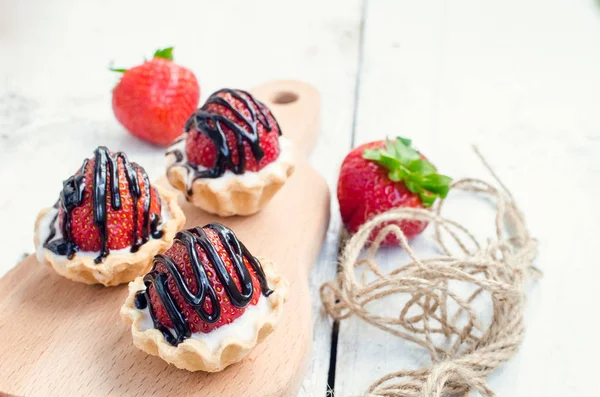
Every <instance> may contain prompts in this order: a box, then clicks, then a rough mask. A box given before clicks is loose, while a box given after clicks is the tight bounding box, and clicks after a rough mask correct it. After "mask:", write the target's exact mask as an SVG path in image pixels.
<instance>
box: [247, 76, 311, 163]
mask: <svg viewBox="0 0 600 397" xmlns="http://www.w3.org/2000/svg"><path fill="white" fill-rule="evenodd" d="M252 93H253V94H254V95H255V96H256V97H257V98H258V99H259V100H260V101H261V102H263V103H264V104H265V105H267V107H268V108H270V109H271V110H272V111H273V113H275V114H277V115H278V116H277V117H278V118H281V119H285V120H286V121H287V122H286V126H285V129H284V128H282V130H283V131H282V134H283V136H285V137H287V138H289V139H291V140H292V141H293V142H294V144H295V146H296V150H297V153H298V154H302V155H304V156H305V157H308V155H309V154H310V152H311V151H312V149H313V147H314V146H315V142H316V140H317V134H318V131H319V128H318V123H319V109H320V106H321V103H320V102H321V99H320V96H319V91H317V89H316V88H314V87H313V86H311V85H310V84H307V83H304V82H301V81H295V80H278V81H272V82H269V83H265V84H262V85H259V86H258V87H255V88H253V89H252Z"/></svg>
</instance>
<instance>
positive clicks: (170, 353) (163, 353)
mask: <svg viewBox="0 0 600 397" xmlns="http://www.w3.org/2000/svg"><path fill="white" fill-rule="evenodd" d="M258 259H259V261H260V262H261V264H262V266H263V269H264V271H265V275H266V277H267V282H268V284H269V287H270V288H271V289H272V290H273V293H272V294H271V295H269V297H268V298H265V297H262V298H261V299H266V300H267V302H266V303H267V304H268V305H269V306H268V313H267V314H266V315H264V316H263V317H262V318H259V319H258V320H257V322H256V323H255V324H254V327H255V329H254V332H253V333H252V334H251V338H250V339H249V340H242V339H240V338H239V337H237V336H235V335H228V336H226V337H224V338H223V340H221V341H220V344H219V345H218V347H217V348H216V349H215V350H213V349H211V348H210V347H209V346H208V344H207V343H206V342H205V341H203V340H202V339H201V338H188V339H185V340H184V341H183V342H181V343H180V344H178V345H177V346H173V345H171V344H169V343H168V342H167V341H166V340H165V338H164V336H163V334H162V333H161V331H159V330H157V329H155V328H150V329H144V328H143V326H142V321H143V317H144V314H143V312H142V311H140V310H139V309H137V308H136V307H135V295H136V293H137V292H138V291H141V290H143V289H144V288H145V286H144V282H143V277H138V278H136V279H135V280H134V281H132V282H131V283H129V295H128V296H127V299H126V300H125V303H124V304H123V306H122V307H121V317H122V318H123V319H124V320H125V321H126V322H127V323H128V324H131V334H132V337H133V344H134V345H135V346H136V347H138V348H139V349H141V350H143V351H144V352H146V353H148V354H151V355H153V356H159V357H160V358H162V359H163V360H165V361H166V362H168V363H169V364H173V365H175V366H176V367H177V368H181V369H186V370H188V371H206V372H218V371H222V370H223V369H225V368H226V367H227V366H229V365H231V364H234V363H237V362H239V361H241V360H242V359H243V358H244V357H245V356H246V355H247V354H248V353H249V352H250V351H251V350H252V348H254V346H256V345H257V344H259V343H261V342H262V341H263V340H264V339H265V338H266V337H267V336H268V335H269V334H270V333H271V332H273V330H274V329H275V327H276V326H277V324H278V323H279V319H280V318H281V314H282V311H283V303H284V302H285V300H286V296H287V290H288V282H287V281H286V280H285V279H284V278H283V277H281V276H279V275H278V274H277V273H276V270H275V265H274V264H273V262H271V261H270V260H268V259H265V258H258Z"/></svg>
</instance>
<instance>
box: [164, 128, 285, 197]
mask: <svg viewBox="0 0 600 397" xmlns="http://www.w3.org/2000/svg"><path fill="white" fill-rule="evenodd" d="M185 141H186V139H185V137H183V139H181V140H179V141H178V142H175V143H174V144H173V145H172V146H171V147H170V148H169V151H173V150H179V151H180V152H181V154H182V156H183V159H182V160H181V161H180V162H179V163H180V164H181V165H178V164H175V165H173V166H174V167H181V168H184V171H185V174H186V175H187V176H186V180H185V186H186V188H187V189H190V187H191V186H192V184H193V183H194V178H195V175H194V173H193V172H189V171H188V168H187V166H186V165H185V164H187V162H188V161H187V155H186V153H185ZM292 146H293V144H292V141H290V140H289V139H287V138H285V137H283V136H280V137H279V149H280V151H279V156H277V158H276V159H275V161H273V162H271V163H269V164H267V165H266V166H265V167H264V168H263V169H261V170H259V171H246V172H244V173H243V174H240V175H238V174H235V173H234V172H232V171H231V170H226V171H225V172H224V173H223V175H221V176H220V177H218V178H204V179H203V181H205V183H207V184H208V185H209V186H210V187H211V189H212V190H213V191H218V190H222V189H223V188H225V186H227V184H228V182H229V181H230V180H231V179H235V178H237V179H238V180H240V181H242V183H243V184H244V185H246V186H248V187H251V186H256V185H258V184H260V183H261V175H262V174H276V175H277V174H278V175H280V176H281V177H282V178H285V177H286V175H285V173H286V171H287V169H286V167H281V164H282V163H284V164H286V163H287V164H289V163H291V162H292V161H293V150H292ZM176 162H177V160H176V158H175V156H174V155H170V156H167V168H168V167H169V166H171V165H172V164H174V163H176ZM196 168H198V170H200V171H203V170H206V169H207V168H205V167H202V166H196Z"/></svg>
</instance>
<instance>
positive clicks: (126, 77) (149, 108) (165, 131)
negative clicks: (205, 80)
mask: <svg viewBox="0 0 600 397" xmlns="http://www.w3.org/2000/svg"><path fill="white" fill-rule="evenodd" d="M172 51H173V48H172V47H171V48H166V49H164V50H158V51H156V53H155V54H154V57H153V58H152V59H151V60H150V61H146V62H144V63H143V64H141V65H139V66H136V67H133V68H131V69H129V70H126V69H112V70H113V71H117V72H122V73H124V74H123V77H122V78H121V81H119V83H118V84H117V86H116V87H115V88H114V90H113V100H112V106H113V111H114V112H115V116H116V118H117V120H119V122H120V123H121V124H122V125H123V127H125V128H126V129H127V130H128V131H129V132H130V133H131V134H133V135H135V136H137V137H138V138H140V139H143V140H145V141H148V142H151V143H154V144H157V145H162V146H167V145H169V144H170V143H171V142H173V140H174V139H175V138H177V137H178V136H179V135H181V134H182V131H183V126H184V125H185V121H186V120H187V118H188V117H189V116H190V114H192V113H193V112H194V110H196V108H197V107H198V100H199V98H200V87H199V86H198V81H197V80H196V76H194V74H193V73H192V72H191V71H190V70H188V69H186V68H184V67H181V66H179V65H177V64H175V63H173V55H172Z"/></svg>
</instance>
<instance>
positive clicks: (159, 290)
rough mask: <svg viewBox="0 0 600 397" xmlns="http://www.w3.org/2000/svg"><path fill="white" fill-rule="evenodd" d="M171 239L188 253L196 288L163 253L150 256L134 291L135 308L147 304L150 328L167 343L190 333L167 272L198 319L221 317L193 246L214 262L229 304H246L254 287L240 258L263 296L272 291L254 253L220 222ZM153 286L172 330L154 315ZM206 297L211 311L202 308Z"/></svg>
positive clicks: (212, 319)
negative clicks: (141, 284)
mask: <svg viewBox="0 0 600 397" xmlns="http://www.w3.org/2000/svg"><path fill="white" fill-rule="evenodd" d="M203 229H210V230H213V231H214V232H215V233H216V234H217V236H218V237H219V239H220V240H221V243H222V244H223V246H224V247H225V250H226V251H227V254H228V255H229V258H230V259H231V263H232V264H233V267H234V269H235V275H237V277H239V280H240V286H241V290H240V289H239V288H238V287H237V285H236V284H235V282H234V280H233V275H232V274H230V273H229V272H228V271H227V268H226V266H225V262H224V260H223V258H221V257H220V256H219V254H218V252H217V250H216V248H215V247H214V246H213V245H212V244H211V242H210V239H209V238H208V236H207V234H206V232H205V231H204V230H203ZM175 240H176V241H178V242H180V243H182V244H183V245H185V247H186V249H187V252H188V254H189V260H190V266H191V268H192V273H193V275H194V280H195V281H196V285H197V287H198V291H197V292H196V293H193V292H192V291H191V290H190V288H189V285H188V284H187V283H186V281H185V279H184V278H183V275H182V274H181V272H180V270H179V268H178V267H177V265H176V264H175V262H174V261H173V260H172V259H171V258H169V257H168V256H166V255H156V256H155V257H154V261H153V266H152V270H151V271H150V272H149V273H148V274H146V276H145V277H144V284H145V286H146V289H145V290H142V291H139V292H138V293H137V294H136V298H135V306H136V307H137V308H138V309H145V308H146V307H148V309H149V312H150V316H151V317H152V321H153V322H154V328H156V329H158V330H159V331H161V332H162V334H163V335H164V337H165V340H166V341H167V342H168V343H170V344H171V345H174V346H176V345H178V344H179V343H181V342H182V341H183V340H184V339H187V338H189V337H190V336H191V330H190V326H189V324H188V322H187V320H186V319H185V317H184V314H183V312H182V309H181V308H179V307H178V306H177V303H176V302H175V298H174V297H173V295H172V294H171V292H170V291H169V287H168V284H167V282H168V274H169V275H171V277H172V278H173V280H174V281H175V285H176V286H177V289H178V290H179V292H180V293H181V296H182V297H183V299H184V300H185V301H186V302H187V303H188V304H189V305H190V306H191V307H192V309H193V310H194V311H195V312H196V314H198V316H199V317H200V318H201V319H202V321H204V322H206V323H215V322H217V321H218V320H219V318H220V317H221V305H220V303H219V300H218V298H217V293H216V292H215V288H214V286H213V285H211V283H210V280H209V279H208V276H207V275H206V270H205V269H204V265H203V264H202V262H201V260H200V258H199V256H198V251H197V249H196V245H198V246H200V248H201V249H202V250H203V251H204V253H205V254H206V256H207V258H208V260H209V261H210V262H211V263H212V264H213V265H214V270H215V272H216V274H217V276H218V278H219V280H220V281H221V283H222V284H223V288H224V290H225V292H226V293H227V295H228V296H229V299H230V300H231V303H232V304H233V305H234V306H235V307H238V308H244V307H246V306H247V305H248V304H249V303H250V301H251V300H252V295H253V294H254V286H253V284H252V278H251V275H250V271H249V270H248V268H247V267H246V265H245V263H244V258H246V260H247V261H248V263H250V266H251V267H252V269H253V270H254V272H255V273H256V277H257V278H258V281H259V283H260V287H261V291H262V294H263V295H264V296H269V295H270V294H271V293H272V292H273V291H272V290H270V289H269V286H268V285H267V280H266V277H265V273H264V271H263V268H262V266H261V264H260V262H259V261H258V259H256V258H255V257H254V256H252V254H250V252H249V251H248V249H247V248H246V247H245V246H244V244H242V242H240V241H239V240H238V239H237V237H236V236H235V234H234V233H233V231H232V230H231V229H229V228H227V227H226V226H223V225H221V224H220V223H210V224H208V225H206V226H204V228H200V227H196V228H192V229H188V230H182V231H181V232H179V233H177V235H176V236H175ZM158 265H163V266H164V267H165V268H166V269H167V272H168V274H167V273H161V272H159V271H157V270H156V267H157V266H158ZM150 285H153V286H154V289H155V292H156V294H157V295H158V297H159V299H160V301H161V303H162V305H163V306H164V308H165V310H166V312H167V314H168V315H169V318H170V319H171V322H172V324H173V327H174V333H172V332H171V330H170V329H169V328H167V327H165V326H164V325H162V324H160V323H159V322H158V320H157V318H156V314H155V312H154V310H153V308H152V305H151V304H149V302H150V297H149V292H148V291H149V287H150ZM207 299H208V300H209V301H210V303H211V305H212V312H208V311H207V310H206V309H205V308H204V303H205V301H206V300H207Z"/></svg>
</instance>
